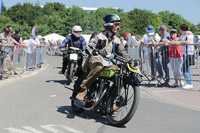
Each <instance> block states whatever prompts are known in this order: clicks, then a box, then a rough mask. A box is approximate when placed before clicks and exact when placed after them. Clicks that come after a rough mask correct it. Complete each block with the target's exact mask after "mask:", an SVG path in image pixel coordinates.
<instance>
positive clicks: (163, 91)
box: [152, 90, 180, 92]
mask: <svg viewBox="0 0 200 133" xmlns="http://www.w3.org/2000/svg"><path fill="white" fill-rule="evenodd" d="M177 91H180V90H161V91H152V92H177Z"/></svg>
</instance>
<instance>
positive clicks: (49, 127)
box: [41, 124, 83, 133]
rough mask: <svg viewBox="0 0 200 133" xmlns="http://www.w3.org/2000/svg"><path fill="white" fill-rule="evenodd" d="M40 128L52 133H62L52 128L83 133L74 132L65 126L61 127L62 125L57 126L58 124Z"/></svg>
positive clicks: (76, 131)
mask: <svg viewBox="0 0 200 133" xmlns="http://www.w3.org/2000/svg"><path fill="white" fill-rule="evenodd" d="M41 127H42V128H44V129H46V130H48V131H51V132H53V133H63V132H60V131H58V130H57V129H55V128H54V127H62V128H64V129H65V130H67V131H70V132H72V133H83V132H81V131H78V130H75V129H73V128H71V127H67V126H63V125H58V124H56V125H52V124H49V125H42V126H41Z"/></svg>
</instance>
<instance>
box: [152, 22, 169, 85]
mask: <svg viewBox="0 0 200 133" xmlns="http://www.w3.org/2000/svg"><path fill="white" fill-rule="evenodd" d="M159 31H160V35H161V36H162V37H161V39H160V42H159V43H158V42H157V43H156V42H152V45H166V44H167V43H166V40H167V42H169V39H170V34H169V33H168V32H167V27H166V26H165V25H162V26H160V27H159ZM160 53H161V58H160V56H159V58H158V60H157V61H158V62H162V67H163V70H164V72H165V82H164V83H163V84H161V86H166V87H171V85H170V76H171V75H170V61H169V60H170V59H169V51H168V47H167V46H161V47H160Z"/></svg>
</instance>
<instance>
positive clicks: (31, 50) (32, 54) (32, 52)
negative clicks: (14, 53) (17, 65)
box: [23, 35, 40, 68]
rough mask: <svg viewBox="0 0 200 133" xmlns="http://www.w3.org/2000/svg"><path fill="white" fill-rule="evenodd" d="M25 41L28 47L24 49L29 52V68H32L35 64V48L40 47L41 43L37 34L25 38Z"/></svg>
mask: <svg viewBox="0 0 200 133" xmlns="http://www.w3.org/2000/svg"><path fill="white" fill-rule="evenodd" d="M23 43H24V44H25V46H26V48H24V51H25V52H26V53H27V56H28V57H27V68H31V67H33V66H34V65H35V63H34V62H35V61H36V60H35V49H36V47H40V44H38V43H37V42H36V36H35V35H31V37H30V39H29V40H24V41H23Z"/></svg>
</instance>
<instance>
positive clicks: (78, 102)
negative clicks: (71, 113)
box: [74, 99, 83, 108]
mask: <svg viewBox="0 0 200 133" xmlns="http://www.w3.org/2000/svg"><path fill="white" fill-rule="evenodd" d="M74 105H76V106H77V107H79V108H82V107H83V102H81V101H79V100H77V99H76V100H74Z"/></svg>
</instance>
